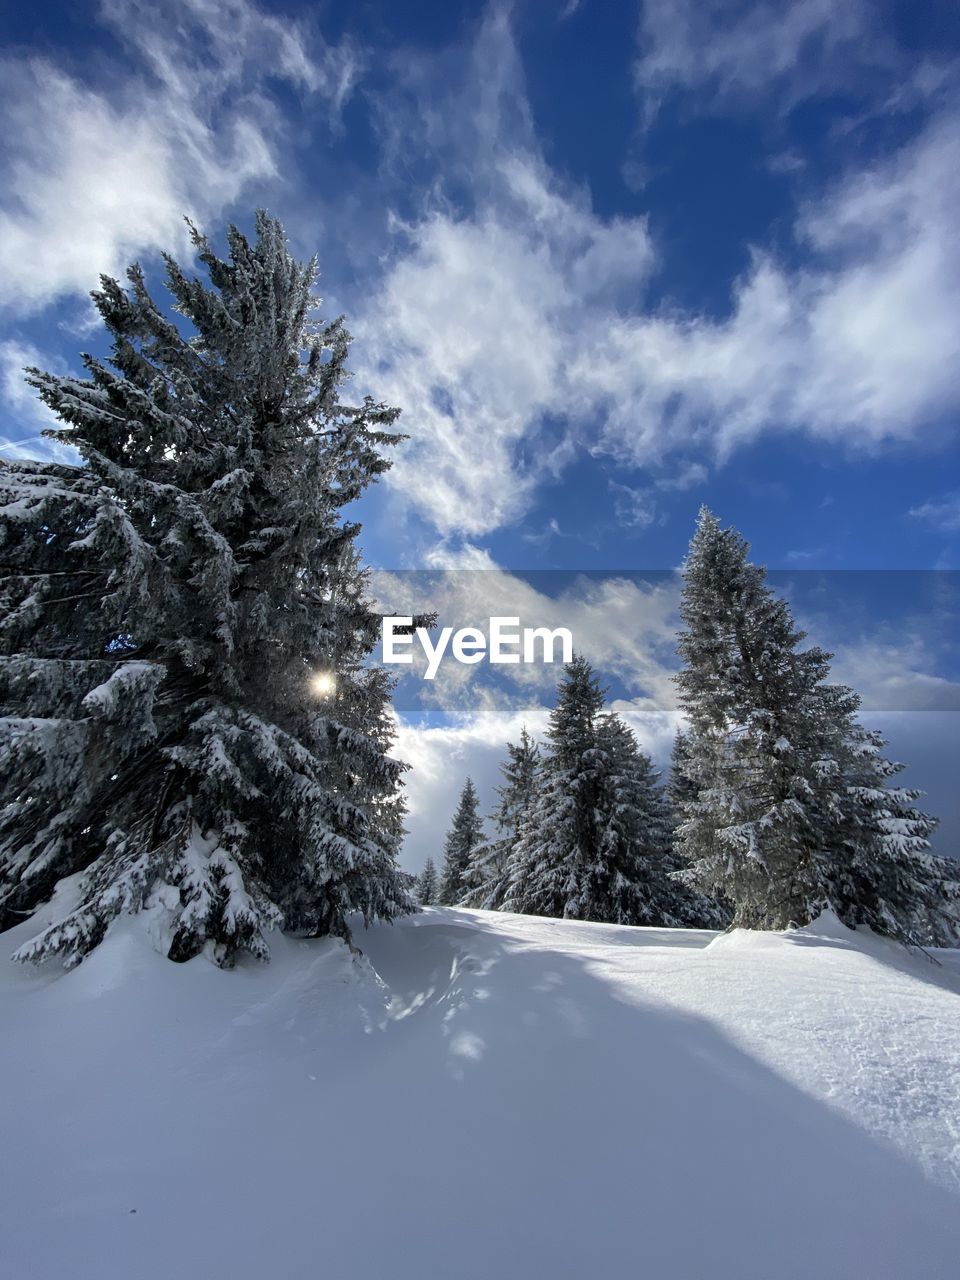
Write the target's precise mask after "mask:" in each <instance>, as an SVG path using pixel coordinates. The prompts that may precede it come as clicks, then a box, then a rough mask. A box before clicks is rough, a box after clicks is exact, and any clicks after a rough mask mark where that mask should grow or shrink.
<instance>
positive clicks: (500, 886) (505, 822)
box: [462, 725, 540, 911]
mask: <svg viewBox="0 0 960 1280" xmlns="http://www.w3.org/2000/svg"><path fill="white" fill-rule="evenodd" d="M539 768H540V748H539V747H538V746H537V744H536V743H535V742H534V740H533V739H532V738H531V737H530V734H529V733H528V732H527V729H526V725H524V726H523V728H522V729H521V730H520V741H519V742H518V743H513V742H508V743H507V759H506V761H505V762H504V763H503V764H502V765H501V766H500V772H501V773H502V774H503V785H502V786H499V787H497V795H498V796H499V797H500V799H499V803H498V804H497V807H496V809H495V810H494V812H493V814H492V821H493V824H494V826H495V828H496V830H497V839H495V840H491V841H489V842H488V843H485V844H481V845H478V846H477V848H476V849H475V850H474V851H473V854H472V855H471V858H470V862H469V864H468V866H467V868H466V870H465V872H464V876H463V880H464V884H465V886H466V891H465V893H464V895H463V898H462V905H463V906H465V907H479V908H481V909H482V910H486V911H495V910H497V909H498V908H499V907H500V906H502V904H503V900H504V898H505V897H506V894H507V889H508V887H509V884H510V875H511V871H512V864H513V855H514V851H515V849H516V845H517V839H518V837H519V834H520V828H521V826H522V825H523V821H524V819H525V818H526V816H527V814H528V813H529V812H530V809H531V807H532V805H533V802H534V798H535V797H536V794H537V774H538V772H539Z"/></svg>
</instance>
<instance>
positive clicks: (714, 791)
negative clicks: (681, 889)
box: [677, 508, 958, 945]
mask: <svg viewBox="0 0 960 1280" xmlns="http://www.w3.org/2000/svg"><path fill="white" fill-rule="evenodd" d="M748 553H749V546H748V545H747V543H746V542H745V541H744V539H743V538H742V537H741V536H740V534H739V533H738V532H737V531H736V530H735V529H722V528H721V527H720V524H719V521H718V520H717V519H716V517H715V516H714V515H713V514H712V513H711V512H709V511H708V510H707V509H706V508H704V509H702V510H701V512H700V518H699V521H698V524H697V530H696V533H695V535H694V538H693V541H692V542H691V544H690V551H689V554H688V556H687V560H686V562H685V565H684V570H683V599H682V604H681V615H682V617H683V621H684V624H685V629H684V631H683V632H682V633H681V635H680V638H679V644H678V648H679V651H680V654H681V657H682V658H683V661H684V664H685V665H684V668H683V670H682V671H681V672H680V674H679V675H678V677H677V682H678V685H679V688H680V699H681V702H682V704H683V707H684V709H685V712H686V715H687V718H688V720H689V723H690V732H689V733H688V734H687V735H686V738H685V743H684V749H683V750H684V756H685V758H684V761H683V772H684V777H685V779H686V780H687V782H688V783H689V786H688V788H687V790H686V793H685V794H682V795H680V806H681V819H682V820H681V822H680V825H679V828H678V843H679V847H680V850H681V852H682V854H683V856H684V861H685V863H686V864H687V865H686V869H685V870H684V871H683V873H682V875H683V878H684V879H685V880H686V882H687V883H689V884H691V885H693V886H695V887H697V888H699V889H701V890H702V891H704V892H706V893H709V894H719V895H721V896H722V897H723V898H725V899H726V900H728V901H729V902H730V903H731V904H732V906H733V909H734V917H733V923H734V924H735V925H742V926H745V927H748V928H760V929H783V928H787V927H789V926H791V925H804V924H806V923H808V922H809V921H810V920H811V919H812V918H814V917H815V916H816V915H817V914H818V913H819V912H820V911H821V910H823V909H824V908H828V907H829V908H832V909H833V910H834V911H835V912H836V914H837V915H838V916H839V917H840V919H841V920H843V921H844V922H845V923H846V924H848V925H850V926H856V925H859V924H866V925H869V926H870V927H871V928H873V929H875V930H876V931H878V932H880V933H884V934H888V935H890V936H893V937H897V938H900V939H902V940H904V941H906V942H921V943H923V942H926V943H934V944H940V945H951V944H954V943H955V940H956V938H957V936H958V902H957V886H956V874H955V873H951V871H950V869H949V868H948V867H947V865H946V863H945V860H943V859H939V858H936V857H934V856H933V855H931V854H930V853H929V852H928V847H929V846H928V837H929V835H930V833H931V832H932V830H933V828H934V825H935V822H934V820H933V819H931V818H929V817H928V816H927V815H926V814H924V813H922V812H921V811H920V810H918V809H916V808H915V807H914V806H913V801H914V800H916V799H917V798H918V796H919V794H920V793H919V792H916V791H912V790H909V789H907V788H903V787H891V786H889V785H888V784H889V780H890V779H891V778H892V777H894V776H895V775H896V774H897V773H899V772H900V770H901V768H902V766H901V765H898V764H893V763H891V762H890V761H888V760H885V759H884V758H883V756H882V754H881V751H882V748H883V746H884V743H883V740H882V738H881V737H880V736H879V735H878V734H876V733H871V732H868V731H867V730H865V729H864V728H863V727H862V726H861V725H860V724H859V723H858V722H857V719H856V716H857V712H858V710H859V706H860V699H859V697H858V696H857V694H855V693H854V692H853V691H852V690H851V689H849V688H847V687H846V686H844V685H836V684H829V683H827V680H828V677H829V673H830V657H831V655H830V654H827V653H824V652H823V650H822V649H819V648H816V647H812V648H809V649H801V648H800V644H801V642H802V641H803V639H804V633H803V632H802V631H800V630H798V628H797V627H796V625H795V623H794V621H793V618H792V617H791V615H790V611H789V609H788V607H787V605H786V603H785V602H784V601H783V600H781V599H779V598H777V597H776V596H775V595H774V593H773V592H772V591H771V589H770V588H769V586H768V585H767V583H766V572H765V570H764V569H763V568H761V567H759V566H757V565H752V564H750V563H749V562H748V559H747V556H748Z"/></svg>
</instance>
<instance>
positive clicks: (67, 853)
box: [0, 214, 412, 965]
mask: <svg viewBox="0 0 960 1280" xmlns="http://www.w3.org/2000/svg"><path fill="white" fill-rule="evenodd" d="M191 232H192V236H193V243H194V245H195V247H196V250H197V254H198V257H199V259H200V261H201V263H202V264H203V266H204V267H205V269H206V273H207V276H208V283H203V282H202V281H201V280H199V279H194V278H192V277H190V276H189V275H188V274H186V273H185V272H184V271H183V270H182V269H181V267H180V266H179V265H178V264H177V263H176V262H175V261H174V260H173V259H172V258H169V257H168V258H166V259H165V261H166V283H167V287H168V289H169V291H170V293H171V294H172V298H173V304H174V310H175V312H176V313H177V314H178V316H179V317H180V318H181V319H180V320H177V321H175V320H172V319H170V318H168V317H167V315H165V314H164V312H163V311H162V310H161V308H160V307H159V306H158V304H157V303H156V302H155V301H154V300H153V298H152V297H151V296H150V294H149V293H148V291H147V287H146V284H145V281H144V277H143V274H142V273H141V271H140V269H139V267H133V268H131V269H130V271H129V272H128V273H127V277H128V281H129V287H128V288H127V289H126V290H125V289H123V288H122V287H121V286H120V284H118V282H117V281H115V280H112V279H109V278H107V277H104V278H102V281H101V288H100V289H99V290H98V291H96V292H95V293H94V294H93V300H94V303H95V305H96V307H97V309H98V311H99V313H100V316H101V317H102V319H103V321H104V324H105V325H106V328H107V330H108V332H109V334H110V337H111V339H112V344H113V345H112V354H111V357H110V359H109V360H108V361H106V362H102V361H100V360H98V359H95V358H93V357H92V356H85V357H84V364H85V366H86V370H87V374H88V376H87V377H86V378H84V379H75V378H71V377H63V376H60V375H58V374H53V373H45V372H42V371H41V370H38V369H32V370H29V371H28V374H29V380H30V381H31V382H32V383H33V385H34V386H35V387H36V388H37V390H38V391H39V393H40V396H41V397H42V399H43V400H44V401H45V403H46V404H47V405H49V406H50V408H52V409H53V410H54V412H55V413H56V414H57V415H58V416H59V418H60V420H61V423H62V424H63V425H62V426H61V428H60V429H59V430H58V431H56V432H52V433H51V434H53V435H54V437H55V438H56V439H59V440H61V441H63V442H64V443H66V444H69V445H72V446H73V447H75V448H76V449H78V450H79V452H80V454H81V456H82V457H83V460H84V463H85V466H83V467H79V468H72V467H66V466H60V465H52V464H46V463H35V464H32V463H17V464H6V465H4V466H3V469H2V471H0V542H2V544H3V557H2V559H3V568H2V571H0V602H2V605H3V609H2V611H0V612H2V616H3V623H2V630H0V716H2V719H0V777H2V779H3V782H2V790H0V796H2V803H3V807H2V809H0V912H2V917H0V924H2V926H3V927H8V926H9V925H11V924H13V923H15V922H19V921H21V920H22V919H23V918H24V917H25V916H28V915H29V914H30V913H31V912H33V911H34V910H35V908H36V907H37V906H38V905H39V904H40V903H42V902H43V901H45V900H46V899H47V898H49V896H50V894H51V893H52V891H53V890H54V888H55V886H56V885H57V883H58V881H60V880H61V878H63V877H65V876H70V875H73V874H74V873H77V872H81V873H82V877H81V879H80V880H79V887H78V890H77V899H76V903H75V905H73V906H70V907H69V908H68V909H67V910H66V914H65V915H64V916H63V917H62V918H61V919H59V920H57V921H56V922H55V923H53V924H52V925H51V926H50V927H49V928H46V929H44V930H43V931H42V932H41V933H40V934H39V935H38V936H37V937H36V938H34V939H33V941H31V942H28V943H27V944H26V946H24V947H23V948H21V951H20V953H19V954H20V956H21V958H29V959H40V958H42V957H44V956H47V955H50V954H51V953H59V954H60V955H61V956H62V957H63V958H64V960H65V962H66V963H67V964H73V963H76V962H78V961H79V960H81V959H82V958H83V956H84V955H85V954H86V953H87V952H89V950H90V949H91V948H92V947H94V946H95V945H96V944H97V943H98V942H99V941H100V939H101V938H102V937H103V935H104V932H105V930H106V928H107V925H108V923H109V921H110V919H111V918H112V917H113V916H115V915H116V914H117V913H118V912H120V911H124V910H127V911H135V910H138V909H140V908H142V907H144V906H145V905H147V904H151V905H155V906H156V907H157V908H158V909H159V910H161V911H162V912H163V913H164V914H165V917H166V920H167V925H168V936H169V954H170V956H171V958H173V959H178V960H184V959H187V958H189V957H190V956H193V955H196V954H197V953H198V952H200V951H201V950H202V949H204V948H205V947H206V946H207V945H208V944H209V945H210V948H211V952H212V954H213V956H214V958H215V959H216V960H217V961H218V962H219V963H220V964H223V965H227V964H230V963H231V962H232V961H233V959H234V958H235V957H236V955H237V954H238V953H240V952H244V951H246V952H250V953H252V954H253V955H255V956H257V957H266V956H267V955H268V948H267V943H266V940H265V935H266V933H267V931H268V930H269V929H270V928H271V927H273V926H275V925H282V926H283V927H284V928H287V929H290V930H294V931H296V932H298V933H302V934H309V935H320V934H326V933H333V934H337V935H340V936H342V937H348V927H347V920H346V917H347V914H348V913H349V912H354V911H356V912H360V913H361V914H362V916H363V918H364V919H365V920H366V921H370V920H372V919H373V918H375V917H382V918H387V919H389V918H391V917H393V916H395V915H397V914H398V913H400V912H404V911H407V910H408V909H410V907H411V905H412V904H411V901H410V898H409V895H408V891H407V882H408V877H406V876H405V875H404V874H403V873H402V872H400V871H399V870H398V868H397V866H396V863H395V854H396V851H397V846H398V843H399V840H400V836H401V833H402V804H401V802H400V796H399V783H400V774H401V770H402V767H403V766H401V765H400V764H399V763H398V762H397V761H395V760H393V759H391V758H390V756H389V755H388V748H389V745H390V740H391V730H390V722H389V718H388V710H389V708H388V698H389V680H388V679H387V677H386V676H385V675H384V673H383V671H382V670H379V669H374V668H370V667H369V666H368V665H367V663H366V657H367V655H368V654H369V653H370V652H371V650H372V649H373V647H374V644H375V642H376V639H377V634H378V626H379V618H378V616H377V615H376V614H375V612H374V611H373V609H372V608H371V605H370V603H369V601H368V598H367V594H366V585H365V577H364V572H363V570H362V569H361V567H360V564H359V561H358V557H357V553H356V550H355V547H354V540H355V538H356V535H357V532H358V528H359V526H357V525H356V524H353V523H350V522H349V521H345V520H344V519H343V518H342V517H341V515H340V512H341V509H342V508H343V507H344V506H345V505H346V504H348V503H350V502H351V501H352V500H353V499H355V498H356V497H357V496H358V495H359V494H360V493H361V492H362V491H363V490H364V488H365V487H366V486H367V485H368V484H369V483H370V482H371V481H372V480H374V479H375V478H376V477H377V476H379V475H380V474H381V473H382V472H383V471H384V470H385V469H386V468H387V466H388V465H389V464H388V462H387V460H386V459H385V458H384V455H383V450H384V448H385V447H387V446H391V445H394V444H396V442H397V441H398V440H399V439H400V438H401V437H400V436H398V435H397V434H396V433H395V432H394V431H393V430H392V425H393V423H394V420H395V418H396V416H397V411H396V410H394V409H389V408H386V407H385V406H384V405H381V404H376V403H374V402H373V401H372V400H370V399H369V398H367V399H366V400H364V402H363V404H362V405H360V406H351V405H349V404H347V403H344V402H343V401H342V400H341V392H342V387H343V384H344V380H345V378H346V376H347V375H346V359H347V352H348V347H349V342H350V338H349V335H348V333H347V331H346V329H345V328H344V325H343V323H342V321H340V320H335V321H333V322H332V323H330V324H326V325H321V324H319V323H318V322H317V321H316V320H315V318H314V317H315V308H316V305H317V301H318V300H317V299H316V298H315V297H314V296H313V285H314V281H315V277H316V268H315V264H314V263H313V262H311V263H309V264H306V265H302V264H300V263H298V262H296V261H295V260H294V259H293V257H292V256H291V255H290V252H289V250H288V248H287V245H286V241H285V239H284V235H283V231H282V228H281V227H280V225H279V223H277V222H276V221H274V220H272V219H271V218H269V217H268V216H267V215H266V214H259V215H258V217H257V223H256V233H257V234H256V239H255V241H253V242H252V243H251V242H250V241H248V240H247V238H246V237H245V236H244V235H242V234H241V232H240V231H238V230H237V229H236V228H230V230H229V232H228V235H227V240H228V246H229V256H228V257H227V258H226V259H221V258H220V257H218V256H217V254H216V253H214V251H213V249H212V248H211V247H210V246H209V244H208V243H207V241H206V240H205V239H204V238H203V236H201V235H200V234H199V233H198V232H196V231H195V230H193V228H191ZM182 329H189V333H185V332H181V330H182Z"/></svg>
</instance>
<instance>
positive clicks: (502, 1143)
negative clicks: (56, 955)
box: [0, 909, 960, 1280]
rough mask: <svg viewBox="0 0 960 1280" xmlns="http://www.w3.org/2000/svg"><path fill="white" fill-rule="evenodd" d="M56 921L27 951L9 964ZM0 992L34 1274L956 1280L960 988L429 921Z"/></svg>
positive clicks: (7, 1124)
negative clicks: (246, 956)
mask: <svg viewBox="0 0 960 1280" xmlns="http://www.w3.org/2000/svg"><path fill="white" fill-rule="evenodd" d="M36 927H37V926H36V921H34V922H33V923H32V925H28V926H24V927H23V928H22V929H17V930H14V931H12V932H11V933H8V934H7V935H5V937H4V938H3V939H2V942H3V944H5V945H4V950H5V951H6V952H10V951H12V950H13V949H14V947H15V946H16V945H17V944H18V943H19V942H21V941H23V939H24V938H25V937H27V936H28V934H29V931H30V930H31V929H32V930H34V931H35V930H36ZM357 941H358V943H359V945H360V946H361V947H362V948H363V950H364V952H365V957H366V958H365V959H364V960H362V961H358V960H355V959H353V958H352V957H351V956H350V954H349V953H348V951H347V950H346V948H345V947H343V946H342V945H341V944H339V943H334V942H329V941H327V942H297V941H294V940H290V939H284V938H280V937H277V938H275V939H274V941H273V953H274V958H273V961H272V963H271V964H270V965H269V966H266V967H259V966H254V965H252V964H251V965H250V966H248V967H245V968H241V969H238V970H236V971H234V972H232V973H222V972H220V971H218V970H216V969H215V968H214V967H213V966H212V965H210V964H209V963H208V962H207V961H206V960H203V959H200V960H194V961H191V962H190V963H189V964H187V965H179V966H178V965H174V964H171V963H170V962H169V961H167V960H165V959H162V958H161V957H160V956H159V955H158V954H156V952H155V951H154V950H152V948H151V946H150V942H149V939H148V936H147V929H146V927H145V922H144V921H143V919H138V920H123V921H120V922H118V923H117V924H115V925H114V927H113V929H112V930H111V933H110V935H109V937H108V938H107V940H106V942H105V943H104V944H102V945H101V947H100V948H99V949H98V950H97V951H96V952H95V953H94V954H93V955H92V956H91V957H90V958H89V959H88V960H87V961H85V962H84V963H83V964H82V965H81V966H80V967H79V968H78V969H76V970H75V971H73V972H71V973H68V974H66V975H59V974H58V972H57V971H56V970H52V969H51V970H46V971H42V972H39V973H38V972H36V971H33V970H30V969H23V968H19V967H16V968H15V967H13V966H6V965H5V966H4V967H3V971H2V974H0V1004H2V1009H0V1017H2V1027H3V1038H2V1048H0V1082H2V1092H0V1096H2V1114H0V1126H2V1127H0V1132H2V1137H3V1158H2V1173H0V1219H2V1221H0V1233H2V1234H0V1239H2V1246H0V1250H2V1258H3V1263H2V1266H3V1273H4V1274H5V1275H6V1276H10V1277H11V1280H60V1278H61V1277H68V1276H69V1277H71V1280H114V1278H116V1280H161V1278H162V1280H169V1277H171V1276H175V1277H183V1278H184V1280H193V1278H194V1277H197V1278H206V1277H209V1278H211V1280H219V1278H220V1277H224V1278H226V1277H229V1278H230V1280H254V1277H256V1278H258V1280H259V1278H261V1277H271V1278H272V1277H296V1278H297V1280H299V1278H300V1277H304V1278H305V1280H306V1278H309V1280H312V1278H313V1277H323V1278H325V1280H333V1278H334V1277H336V1278H339V1277H350V1278H351V1280H366V1278H367V1277H370V1278H371V1280H372V1278H373V1277H377V1278H378V1280H407V1278H408V1277H409V1278H410V1280H434V1278H436V1280H459V1278H461V1277H463V1278H464V1280H468V1278H469V1280H473V1278H477V1280H479V1278H480V1277H483V1278H484V1280H513V1278H514V1277H516V1278H517V1280H519V1278H520V1277H523V1278H524V1280H528V1278H529V1280H538V1278H539V1277H544V1278H546V1280H554V1278H555V1277H569V1278H576V1280H580V1278H583V1280H586V1278H587V1277H589V1278H590V1280H593V1278H595V1277H634V1276H636V1277H650V1278H651V1280H660V1278H663V1280H684V1278H687V1277H689V1278H690V1280H709V1277H719V1278H720V1280H727V1278H730V1280H733V1278H734V1277H736V1278H737V1280H780V1278H781V1277H801V1276H802V1277H808V1276H811V1275H815V1276H816V1277H817V1278H818V1280H826V1278H829V1277H858V1278H859V1277H863V1278H864V1280H876V1278H877V1277H895V1278H896V1280H939V1278H942V1280H947V1278H949V1280H956V1278H957V1277H958V1276H960V971H958V969H957V968H955V967H952V966H953V965H954V963H955V961H956V960H957V954H956V953H940V959H941V960H942V961H943V962H944V963H943V964H942V966H941V967H937V966H935V965H933V964H931V963H929V962H928V961H926V960H924V959H923V958H922V957H919V958H913V957H910V956H907V955H906V954H905V953H903V952H902V951H900V950H898V949H897V948H895V947H892V946H890V945H888V944H886V943H884V942H882V941H880V940H878V939H876V938H873V937H872V936H871V935H866V936H861V934H859V933H857V934H853V933H850V932H849V931H847V930H846V929H844V928H843V927H842V926H841V925H840V924H839V923H838V922H837V921H836V920H834V919H827V918H824V919H822V920H821V921H819V922H818V923H817V924H816V925H814V926H812V927H811V928H810V929H808V930H805V931H802V932H800V933H796V934H791V935H782V934H766V935H759V934H748V933H734V934H731V935H726V936H722V937H716V936H715V935H713V934H709V933H700V932H695V931H681V930H656V929H627V928H613V927H607V926H603V925H579V924H570V923H561V922H559V921H550V920H539V919H533V918H528V917H522V916H509V915H496V914H492V913H487V912H479V911H476V912H474V911H463V910H443V909H432V910H427V911H425V912H424V913H423V914H421V915H419V916H416V917H413V918H411V919H409V920H406V921H404V922H402V923H400V924H397V925H395V926H392V927H390V926H379V927H377V928H375V929H372V930H370V931H369V932H367V933H363V932H362V931H361V932H359V933H358V936H357Z"/></svg>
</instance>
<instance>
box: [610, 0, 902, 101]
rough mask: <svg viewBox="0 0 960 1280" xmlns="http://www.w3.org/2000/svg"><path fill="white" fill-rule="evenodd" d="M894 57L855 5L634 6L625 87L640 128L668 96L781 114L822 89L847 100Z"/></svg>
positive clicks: (810, 0) (663, 1) (727, 2)
mask: <svg viewBox="0 0 960 1280" xmlns="http://www.w3.org/2000/svg"><path fill="white" fill-rule="evenodd" d="M892 57H893V55H892V52H891V50H890V47H889V43H888V41H887V40H885V39H884V38H883V35H882V32H881V31H880V30H878V24H877V22H876V19H875V16H874V15H873V13H872V11H871V9H870V7H869V6H868V5H866V4H865V3H862V0H844V2H843V3H842V4H837V3H836V2H835V0H784V2H783V3H777V4H773V3H769V0H747V3H731V0H643V4H642V7H641V18H640V29H639V53H638V58H637V61H636V64H635V67H634V79H635V83H636V86H637V89H638V91H639V92H640V94H641V97H642V101H643V106H644V112H645V116H646V120H647V122H648V123H649V121H650V120H651V119H652V117H653V116H654V115H655V114H656V112H657V110H658V108H659V107H660V104H661V102H662V101H663V99H664V98H665V97H666V96H667V95H668V94H669V93H670V92H671V91H674V90H683V91H690V92H694V93H696V94H697V101H696V104H695V105H697V106H700V107H711V106H716V105H718V104H720V105H725V106H729V105H742V104H743V103H748V104H749V105H751V106H752V107H754V108H756V107H757V106H758V105H759V103H760V102H763V103H764V104H766V103H767V101H768V95H769V94H774V95H775V96H776V98H777V99H778V100H779V103H780V105H781V107H782V108H783V109H789V108H790V107H791V106H793V105H795V104H796V103H797V102H800V101H803V100H804V99H806V98H809V97H812V96H813V95H814V94H817V93H820V92H823V91H825V90H829V89H836V88H841V89H843V90H844V91H846V92H847V93H849V92H850V91H851V90H852V89H854V88H855V87H856V86H857V84H858V82H860V81H861V80H863V79H864V78H865V77H866V76H868V75H869V73H870V71H871V70H872V69H873V68H875V67H877V66H889V64H890V62H891V59H892Z"/></svg>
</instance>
